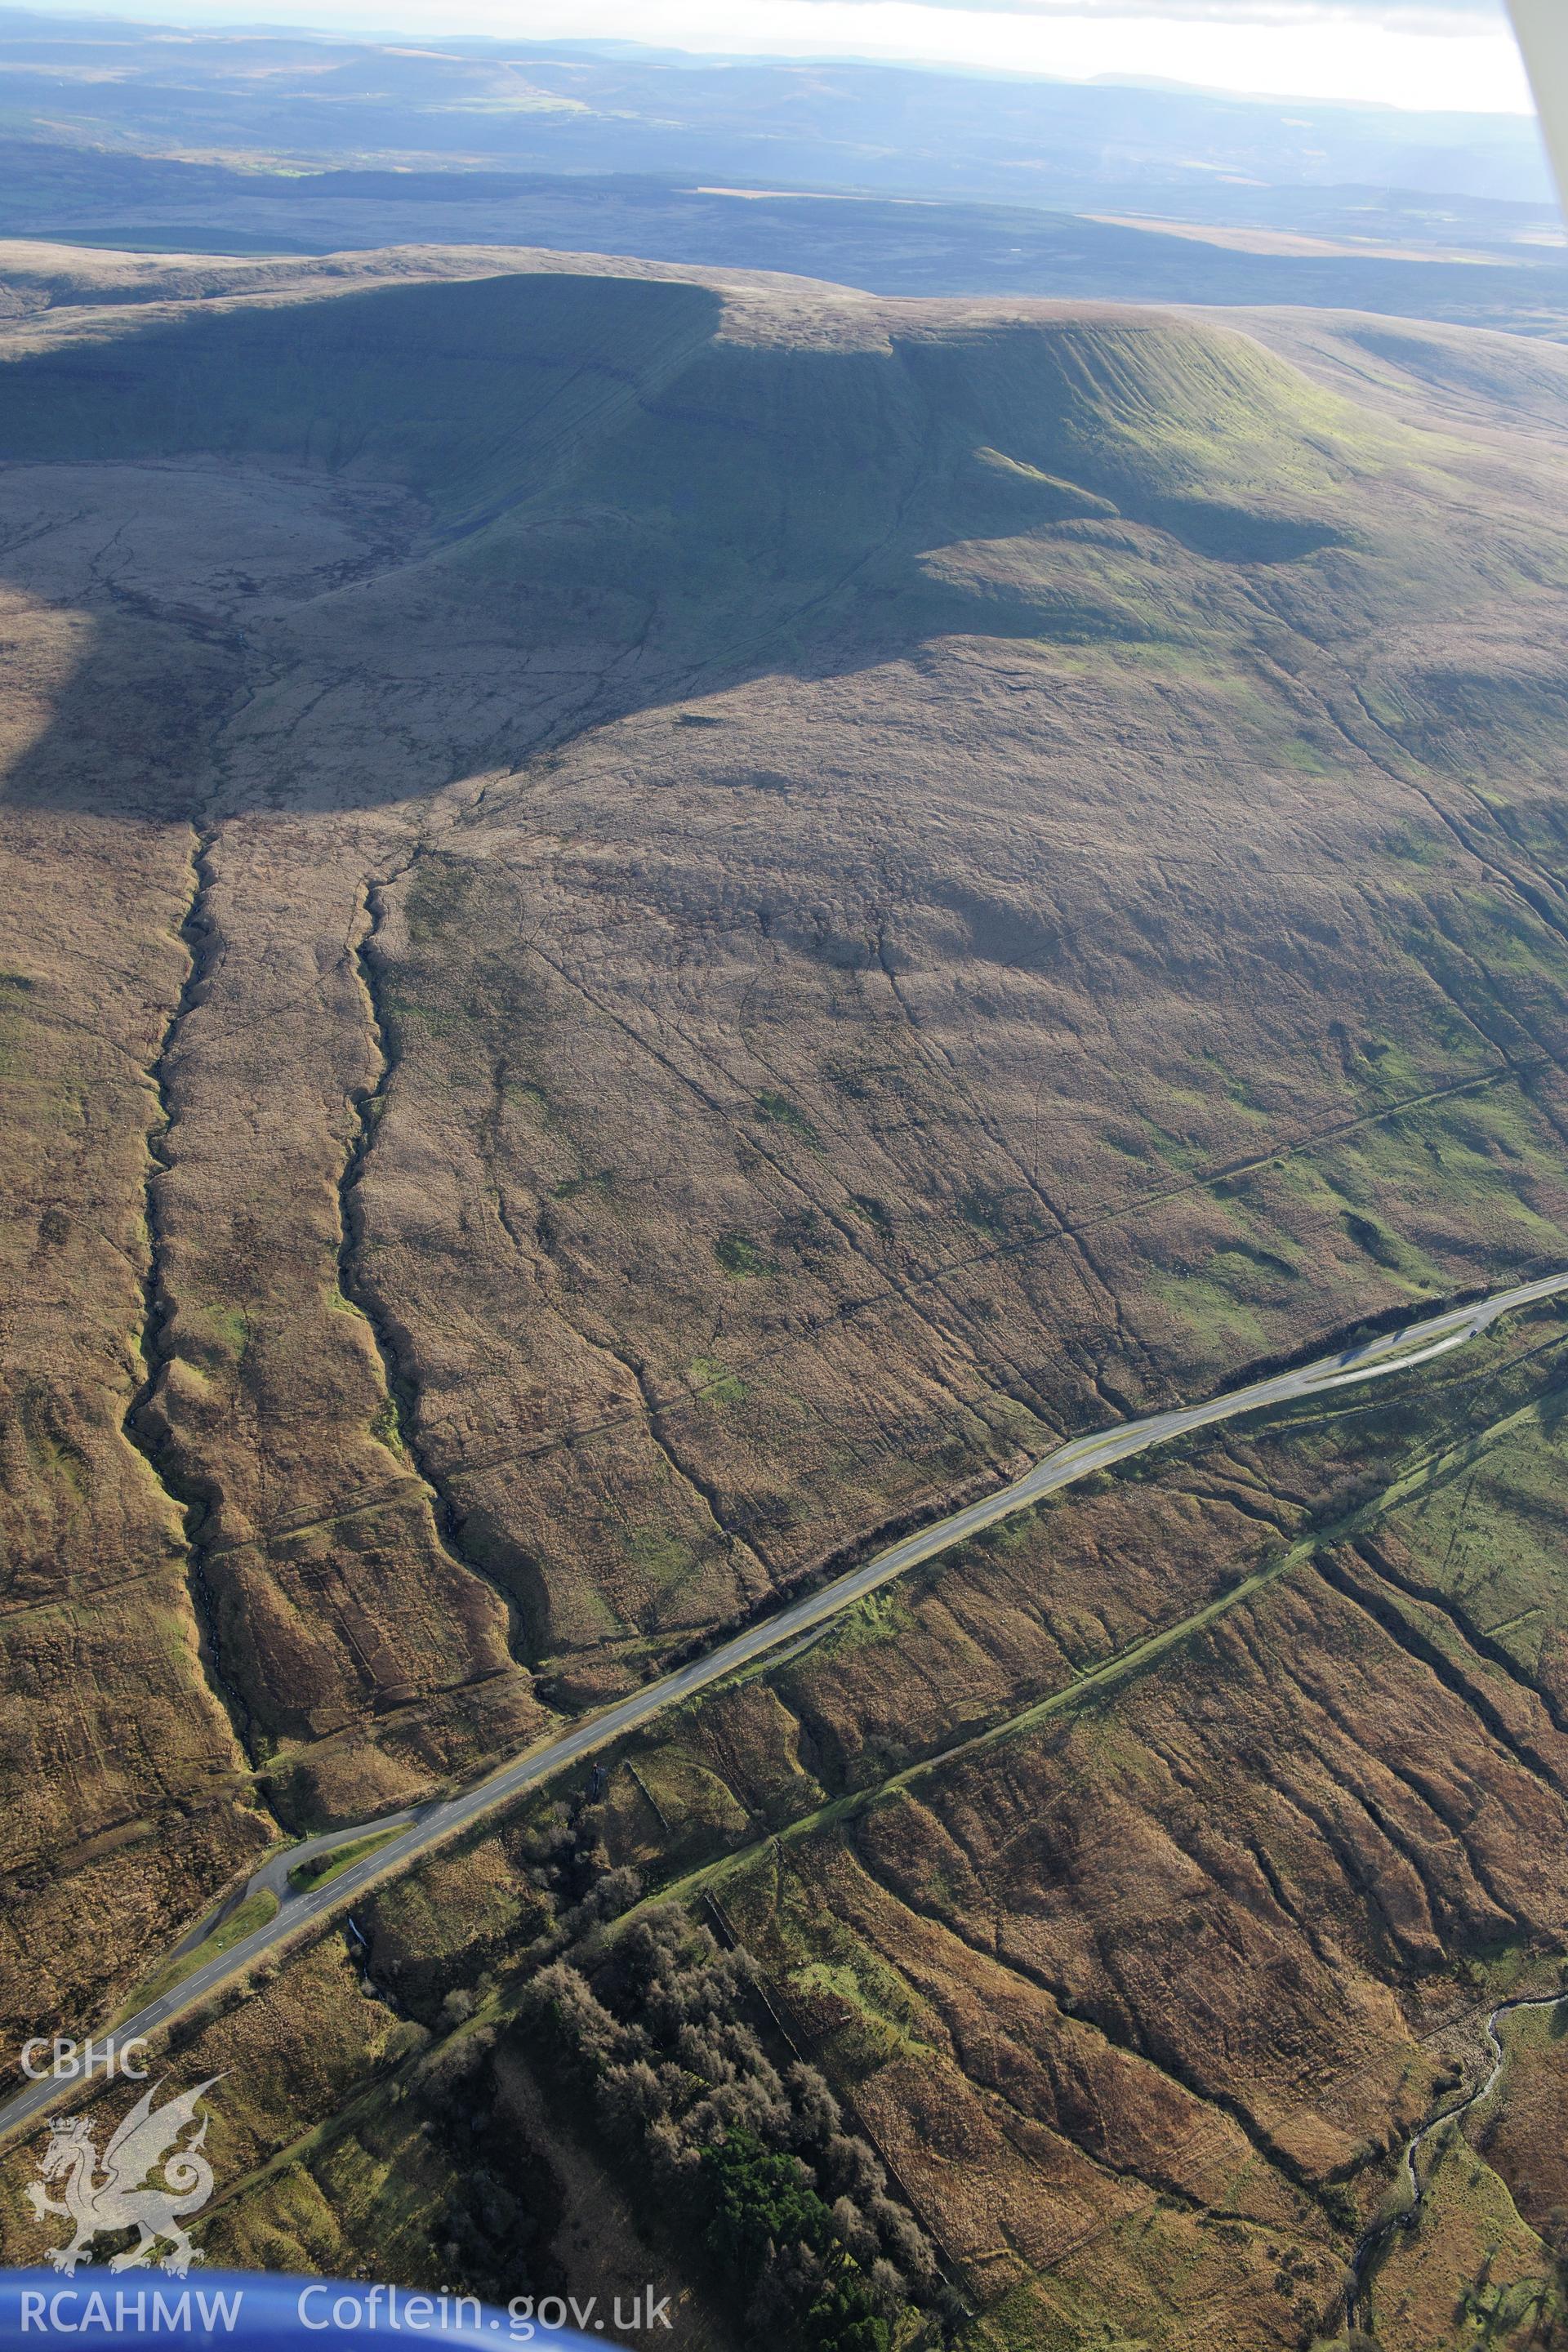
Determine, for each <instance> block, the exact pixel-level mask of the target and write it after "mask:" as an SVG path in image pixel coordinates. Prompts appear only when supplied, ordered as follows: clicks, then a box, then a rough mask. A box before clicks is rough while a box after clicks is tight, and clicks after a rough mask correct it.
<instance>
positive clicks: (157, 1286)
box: [121, 824, 258, 1765]
mask: <svg viewBox="0 0 1568 2352" xmlns="http://www.w3.org/2000/svg"><path fill="white" fill-rule="evenodd" d="M218 831H219V827H218V826H217V825H216V824H215V825H212V826H210V827H208V828H206V829H205V830H198V829H197V827H196V826H195V825H194V824H193V825H192V827H191V842H192V846H191V856H190V892H189V896H188V898H187V899H186V902H185V911H184V915H183V916H182V918H181V920H180V929H179V937H180V940H181V943H182V945H183V946H184V950H185V954H186V957H187V960H188V961H187V964H186V970H185V976H184V981H183V982H181V986H180V992H179V995H178V997H177V998H176V999H175V1002H174V1010H173V1011H172V1012H171V1013H170V1015H169V1018H168V1020H167V1022H166V1023H165V1024H164V1027H163V1036H162V1038H161V1039H160V1041H159V1046H158V1052H157V1055H156V1056H155V1058H154V1060H153V1063H152V1064H151V1066H150V1067H149V1069H148V1073H147V1075H148V1077H149V1079H150V1081H151V1083H152V1087H153V1095H154V1097H155V1100H156V1105H157V1108H156V1111H155V1114H154V1117H153V1121H152V1123H151V1125H150V1127H149V1129H148V1133H147V1173H146V1181H145V1187H144V1192H143V1203H142V1218H143V1223H145V1226H146V1229H147V1253H146V1259H145V1263H144V1266H143V1271H142V1322H141V1329H140V1332H139V1334H138V1337H137V1354H138V1356H139V1357H140V1359H141V1363H142V1378H141V1380H140V1381H139V1382H138V1383H137V1386H136V1390H135V1393H134V1394H133V1395H132V1399H131V1402H130V1404H129V1405H128V1406H127V1407H126V1410H125V1416H124V1420H123V1422H122V1423H121V1426H122V1428H123V1430H124V1433H125V1437H126V1441H127V1443H128V1444H131V1445H132V1446H133V1447H134V1448H135V1450H136V1452H137V1453H138V1454H141V1456H142V1460H143V1461H144V1462H145V1463H146V1464H147V1465H148V1467H149V1469H150V1470H151V1471H152V1473H153V1477H154V1478H155V1479H156V1480H157V1482H158V1484H159V1486H161V1487H162V1488H163V1492H164V1494H165V1495H167V1496H168V1497H169V1499H170V1501H171V1502H172V1503H174V1506H175V1507H176V1508H177V1509H178V1511H179V1513H180V1516H181V1519H182V1522H183V1526H184V1544H185V1583H186V1589H187V1591H188V1592H189V1594H190V1601H191V1611H192V1614H193V1615H194V1617H195V1624H196V1633H197V1650H198V1654H199V1655H200V1658H201V1662H202V1669H203V1672H204V1674H205V1677H206V1682H207V1686H208V1688H209V1689H210V1690H211V1692H212V1694H213V1696H214V1697H215V1698H216V1700H217V1702H218V1705H219V1706H221V1707H222V1709H223V1711H224V1714H225V1715H226V1717H227V1719H228V1723H229V1726H230V1728H231V1729H232V1731H233V1733H234V1736H235V1738H236V1739H237V1741H238V1743H239V1746H240V1748H241V1751H242V1752H243V1754H244V1755H245V1757H246V1759H247V1762H248V1763H250V1764H253V1765H254V1764H255V1763H256V1762H257V1760H258V1758H257V1751H256V1743H255V1737H254V1729H253V1727H252V1724H251V1720H250V1713H249V1709H248V1708H247V1706H246V1704H245V1701H244V1699H243V1698H242V1697H241V1696H240V1694H239V1692H238V1691H237V1689H236V1688H235V1686H234V1685H233V1684H232V1683H231V1682H230V1681H229V1679H228V1677H227V1675H226V1673H225V1671H224V1663H223V1643H222V1638H221V1635H220V1633H219V1630H218V1612H217V1607H216V1601H215V1599H214V1596H213V1591H212V1588H211V1585H210V1583H209V1582H208V1579H207V1567H206V1555H205V1549H204V1548H203V1545H202V1543H201V1540H200V1536H199V1532H198V1531H199V1529H200V1528H201V1525H202V1523H203V1521H204V1519H205V1516H206V1505H205V1500H204V1498H203V1497H202V1496H201V1495H200V1494H198V1493H197V1492H196V1491H195V1489H194V1488H193V1487H191V1486H188V1485H186V1484H185V1483H184V1482H183V1481H182V1480H181V1478H180V1476H179V1475H178V1472H177V1470H176V1469H175V1467H174V1464H173V1462H172V1460H171V1455H170V1449H169V1447H168V1445H167V1444H166V1442H165V1440H164V1436H163V1433H162V1431H161V1429H160V1427H159V1423H158V1420H157V1416H156V1414H155V1413H154V1412H153V1401H154V1399H155V1397H156V1395H157V1393H158V1390H159V1386H160V1383H161V1382H162V1381H163V1377H164V1372H165V1368H166V1367H167V1365H168V1364H169V1362H170V1360H171V1359H172V1357H173V1353H174V1350H173V1349H172V1348H171V1347H170V1346H169V1344H168V1332H169V1325H170V1323H171V1322H172V1320H173V1318H174V1301H173V1299H172V1298H171V1297H170V1293H169V1286H168V1280H167V1264H168V1234H167V1230H166V1227H165V1224H164V1219H163V1178H164V1177H165V1176H166V1175H167V1174H168V1172H169V1169H170V1165H171V1161H170V1157H169V1137H170V1134H171V1132H172V1130H173V1129H174V1118H175V1114H174V1104H173V1101H172V1098H171V1096H170V1079H171V1076H172V1074H173V1070H174V1066H175V1063H176V1062H177V1060H178V1058H179V1051H180V1034H181V1031H182V1029H183V1028H184V1023H185V1019H186V1016H187V1015H188V1014H189V1013H191V1012H192V1011H193V1010H194V1008H195V1005H196V1004H197V1003H199V1002H200V999H201V995H202V992H203V991H204V989H205V986H206V984H207V982H209V981H210V980H211V979H212V977H213V974H214V972H215V971H216V970H217V968H218V966H219V965H220V964H221V963H222V961H223V947H222V942H221V940H220V939H219V937H218V935H217V932H216V929H215V927H214V925H213V922H212V919H211V915H210V911H209V894H210V892H211V889H212V884H213V871H212V851H213V847H214V845H215V843H216V840H217V836H218Z"/></svg>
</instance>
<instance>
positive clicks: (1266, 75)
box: [458, 0, 1568, 113]
mask: <svg viewBox="0 0 1568 2352" xmlns="http://www.w3.org/2000/svg"><path fill="white" fill-rule="evenodd" d="M1564 5H1568V0H1564ZM475 8H481V9H483V8H495V9H497V10H498V11H501V10H507V13H508V14H509V17H510V28H511V29H515V30H521V28H522V25H523V23H524V22H525V21H527V22H532V23H537V24H538V25H539V26H541V28H542V29H545V30H548V31H549V32H551V33H556V32H567V31H572V30H575V31H576V32H578V33H579V34H583V33H588V32H595V33H605V34H614V35H616V36H619V37H623V38H632V39H642V40H664V41H668V42H671V43H674V44H677V45H679V46H680V47H692V48H704V49H730V50H734V49H736V48H743V49H752V50H771V51H772V52H773V53H774V54H775V55H778V54H784V55H789V54H796V55H798V54H802V53H805V54H815V55H818V56H820V55H824V54H827V55H845V54H853V55H857V56H860V57H900V58H928V59H932V60H937V59H940V60H942V61H943V62H945V63H949V64H955V65H971V66H981V67H997V66H1000V67H1003V68H1015V69H1018V70H1023V71H1027V72H1034V73H1047V74H1063V75H1068V76H1072V77H1074V78H1077V77H1079V76H1082V77H1089V76H1091V75H1098V74H1135V75H1136V76H1137V77H1138V78H1139V79H1149V78H1151V77H1153V78H1160V79H1172V80H1178V81H1186V82H1201V83H1206V84H1208V85H1210V86H1211V87H1214V88H1217V89H1243V90H1267V91H1270V92H1276V93H1279V94H1281V95H1300V96H1315V97H1330V96H1332V97H1341V98H1352V97H1354V98H1363V99H1369V100H1375V101H1380V102H1382V103H1384V104H1388V105H1395V106H1419V107H1426V106H1439V107H1447V106H1452V107H1458V108H1464V109H1485V110H1488V111H1498V112H1510V113H1511V112H1520V113H1527V112H1529V111H1530V108H1531V100H1530V94H1529V90H1528V89H1527V87H1526V84H1525V79H1524V72H1523V68H1522V67H1521V63H1520V58H1519V52H1518V49H1517V48H1516V47H1515V45H1514V40H1513V36H1512V34H1511V33H1510V30H1509V26H1508V21H1507V16H1506V13H1505V10H1504V6H1503V0H740V5H736V0H512V5H511V6H510V9H508V0H458V13H460V14H463V15H465V16H467V15H469V14H471V13H472V12H473V10H474V9H475ZM478 21H479V20H478V17H477V16H476V18H475V22H476V26H477V24H478Z"/></svg>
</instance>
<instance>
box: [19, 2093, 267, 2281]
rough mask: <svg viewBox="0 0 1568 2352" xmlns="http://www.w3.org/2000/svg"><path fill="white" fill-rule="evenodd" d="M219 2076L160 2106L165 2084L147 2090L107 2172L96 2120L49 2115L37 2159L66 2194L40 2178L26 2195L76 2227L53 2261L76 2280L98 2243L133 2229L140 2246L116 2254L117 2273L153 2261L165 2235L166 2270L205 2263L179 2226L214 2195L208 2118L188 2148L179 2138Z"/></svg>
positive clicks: (114, 2144)
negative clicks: (159, 2178) (54, 2192)
mask: <svg viewBox="0 0 1568 2352" xmlns="http://www.w3.org/2000/svg"><path fill="white" fill-rule="evenodd" d="M221 2079H222V2077H221V2076H219V2075H217V2074H209V2075H208V2077H207V2079H206V2081H205V2083H198V2084H196V2087H195V2090H194V2091H184V2092H182V2094H181V2095H180V2096H179V2097H178V2098H174V2099H165V2100H164V2102H163V2105H162V2106H161V2107H154V2105H153V2100H154V2098H155V2097H156V2096H157V2095H158V2093H159V2092H160V2091H161V2090H162V2089H163V2084H162V2083H161V2082H159V2083H154V2084H153V2087H152V2089H151V2090H149V2091H143V2093H142V2096H141V2097H140V2098H139V2099H138V2100H137V2102H136V2105H134V2106H133V2107H132V2110H131V2113H130V2114H129V2115H128V2116H126V2117H125V2119H124V2121H123V2122H122V2123H121V2126H120V2127H119V2129H118V2130H117V2131H116V2132H115V2134H114V2137H112V2139H111V2140H110V2143H109V2145H108V2147H106V2148H105V2149H104V2151H103V2158H102V2169H101V2170H100V2164H99V2154H98V2149H97V2147H96V2146H95V2145H94V2143H93V2138H92V2119H91V2117H90V2116H52V2117H51V2118H50V2122H49V2144H48V2146H47V2148H46V2149H45V2150H44V2153H43V2156H42V2158H40V2159H39V2164H38V2171H39V2174H40V2176H41V2179H43V2180H45V2181H54V2180H58V2181H61V2182H63V2184H64V2186H63V2189H62V2191H61V2194H60V2196H59V2197H58V2198H54V2197H50V2196H49V2195H48V2194H47V2191H46V2190H45V2189H43V2187H42V2186H41V2185H40V2183H39V2181H37V2180H35V2181H33V2182H31V2183H30V2184H29V2186H28V2188H27V2190H26V2198H27V2202H28V2203H29V2204H30V2205H31V2207H32V2209H33V2210H34V2212H35V2213H36V2214H37V2217H38V2219H39V2221H43V2219H44V2218H45V2216H46V2215H47V2214H49V2213H59V2214H63V2215H64V2217H65V2218H66V2220H67V2221H70V2222H72V2223H74V2225H75V2229H76V2235H75V2237H74V2238H73V2239H72V2240H71V2242H70V2243H69V2244H68V2245H65V2246H52V2247H51V2248H50V2249H49V2252H48V2259H49V2261H50V2262H51V2263H53V2264H54V2266H55V2268H56V2270H58V2271H63V2272H64V2273H65V2274H66V2276H67V2277H68V2278H71V2277H74V2276H75V2273H76V2267H77V2264H78V2263H80V2262H84V2261H85V2260H86V2259H87V2255H88V2248H89V2246H90V2245H91V2243H92V2242H93V2240H94V2239H95V2238H98V2237H103V2236H106V2235H108V2234H110V2232H112V2231H119V2230H134V2231H136V2233H137V2236H136V2243H135V2244H134V2245H133V2246H128V2247H127V2248H126V2249H125V2251H124V2252H122V2253H118V2254H116V2255H115V2256H114V2257H113V2259H112V2261H111V2262H110V2265H109V2267H110V2270H111V2271H131V2270H136V2269H139V2268H140V2267H141V2266H142V2264H144V2263H150V2262H151V2260H152V2258H153V2247H154V2246H156V2245H158V2244H159V2243H160V2242H163V2240H165V2239H166V2240H167V2241H168V2242H169V2245H170V2248H171V2252H169V2253H167V2254H165V2255H164V2256H163V2259H162V2261H161V2263H160V2264H159V2267H160V2269H162V2270H165V2271H172V2272H173V2273H174V2275H175V2276H176V2277H177V2278H183V2277H184V2274H185V2273H186V2272H187V2271H188V2270H189V2269H190V2266H191V2264H192V2263H199V2262H200V2261H201V2259H202V2256H201V2251H200V2249H199V2248H198V2247H196V2246H193V2245H192V2243H191V2242H190V2239H189V2238H188V2237H187V2236H186V2234H185V2232H184V2230H183V2229H182V2227H181V2226H180V2225H181V2223H182V2221H184V2219H185V2217H186V2216H187V2215H188V2214H192V2213H199V2212H200V2210H201V2209H202V2207H203V2206H204V2205H205V2203H206V2201H207V2199H208V2198H209V2197H210V2196H211V2195H212V2193H213V2168H212V2167H211V2165H210V2164H209V2163H208V2162H207V2160H206V2158H205V2156H203V2154H202V2153H201V2148H202V2143H203V2141H204V2140H205V2138H206V2136H207V2118H206V2117H205V2116H203V2117H202V2122H201V2128H200V2129H199V2130H198V2131H197V2133H196V2134H195V2137H194V2138H193V2139H188V2140H187V2141H186V2142H185V2145H184V2147H175V2145H174V2143H175V2141H176V2140H177V2139H178V2138H179V2137H180V2134H181V2133H182V2132H183V2131H184V2128H185V2126H186V2125H187V2124H192V2123H195V2119H196V2106H197V2103H198V2102H199V2101H200V2099H201V2098H202V2096H203V2095H204V2093H205V2092H207V2091H210V2090H211V2089H212V2086H213V2084H215V2083H216V2082H219V2081H221ZM159 2168H162V2170H163V2187H161V2188H154V2187H152V2186H150V2185H149V2183H148V2175H149V2174H150V2173H153V2172H156V2171H157V2170H158V2169H159Z"/></svg>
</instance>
